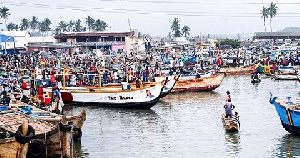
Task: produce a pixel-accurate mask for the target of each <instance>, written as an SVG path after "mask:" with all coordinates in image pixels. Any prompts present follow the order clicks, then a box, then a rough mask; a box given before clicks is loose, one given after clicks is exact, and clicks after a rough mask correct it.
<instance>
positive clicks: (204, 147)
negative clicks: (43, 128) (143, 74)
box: [74, 76, 300, 158]
mask: <svg viewBox="0 0 300 158" xmlns="http://www.w3.org/2000/svg"><path fill="white" fill-rule="evenodd" d="M299 87H300V83H299V82H298V81H274V80H272V79H270V78H263V79H262V82H261V83H259V84H251V83H250V76H236V77H233V76H231V77H226V78H225V79H224V81H223V83H222V85H221V86H220V87H219V88H218V89H216V90H215V91H213V92H203V93H202V92H201V93H197V92H192V93H178V94H170V95H168V96H167V97H165V98H164V99H163V101H160V102H159V103H158V104H157V105H156V106H154V107H153V108H152V109H151V110H126V109H106V108H98V107H88V115H87V120H86V122H85V124H84V127H83V137H82V140H81V143H76V144H75V151H76V154H74V157H90V158H100V157H101V158H124V157H126V158H141V157H143V158H158V157H161V158H182V157H189V158H194V157H195V158H196V157H293V156H300V137H295V136H292V135H290V134H289V133H288V132H286V131H285V130H284V129H283V128H282V126H281V124H280V120H279V117H278V115H277V113H276V111H275V108H274V107H273V105H271V104H270V103H269V102H268V101H269V97H270V94H269V93H270V92H272V93H273V94H274V95H275V96H280V97H286V96H292V97H298V92H299V90H300V88H299ZM227 90H229V91H230V92H231V98H232V102H233V104H234V105H236V109H235V110H236V111H238V112H239V114H240V120H241V130H240V131H239V132H238V133H227V132H225V129H224V128H223V124H222V121H221V114H222V112H223V111H224V109H223V104H224V103H225V96H226V91H227ZM81 108H82V107H76V111H77V112H79V111H80V109H81Z"/></svg>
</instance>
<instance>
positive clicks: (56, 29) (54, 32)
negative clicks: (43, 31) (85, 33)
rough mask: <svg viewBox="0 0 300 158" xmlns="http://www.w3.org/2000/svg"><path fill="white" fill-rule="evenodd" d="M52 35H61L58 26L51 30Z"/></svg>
mask: <svg viewBox="0 0 300 158" xmlns="http://www.w3.org/2000/svg"><path fill="white" fill-rule="evenodd" d="M52 33H53V34H54V35H58V34H60V33H61V30H60V28H59V26H57V27H56V28H55V29H54V30H53V32H52Z"/></svg>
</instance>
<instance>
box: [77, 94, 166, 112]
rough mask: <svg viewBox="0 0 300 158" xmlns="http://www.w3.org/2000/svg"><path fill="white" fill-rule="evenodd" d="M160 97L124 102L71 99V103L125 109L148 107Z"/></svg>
mask: <svg viewBox="0 0 300 158" xmlns="http://www.w3.org/2000/svg"><path fill="white" fill-rule="evenodd" d="M159 98H160V97H157V98H155V99H154V100H151V101H147V102H126V103H111V102H101V103H100V102H79V101H73V102H72V103H74V104H78V105H84V106H98V107H108V108H127V109H150V108H151V107H153V106H154V105H155V104H156V103H157V102H158V101H159Z"/></svg>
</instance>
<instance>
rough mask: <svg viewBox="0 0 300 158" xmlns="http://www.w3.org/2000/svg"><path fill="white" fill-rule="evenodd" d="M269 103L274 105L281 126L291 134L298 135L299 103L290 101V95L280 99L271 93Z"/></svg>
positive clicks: (299, 130) (299, 124)
mask: <svg viewBox="0 0 300 158" xmlns="http://www.w3.org/2000/svg"><path fill="white" fill-rule="evenodd" d="M270 103H271V104H273V105H274V107H275V109H276V111H277V114H278V116H279V118H280V121H281V124H282V126H283V128H284V129H285V130H286V131H288V132H289V133H291V134H293V135H299V136H300V104H299V103H295V102H292V99H291V97H287V98H286V99H280V98H278V97H273V95H272V94H271V95H270Z"/></svg>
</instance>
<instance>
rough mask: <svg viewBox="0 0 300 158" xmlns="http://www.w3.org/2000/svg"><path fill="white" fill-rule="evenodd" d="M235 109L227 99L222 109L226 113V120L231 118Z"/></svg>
mask: <svg viewBox="0 0 300 158" xmlns="http://www.w3.org/2000/svg"><path fill="white" fill-rule="evenodd" d="M234 108H235V106H234V105H233V104H232V103H231V99H228V101H227V102H226V104H225V105H224V109H225V112H226V116H225V117H226V118H230V117H231V116H232V110H233V109H234Z"/></svg>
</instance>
